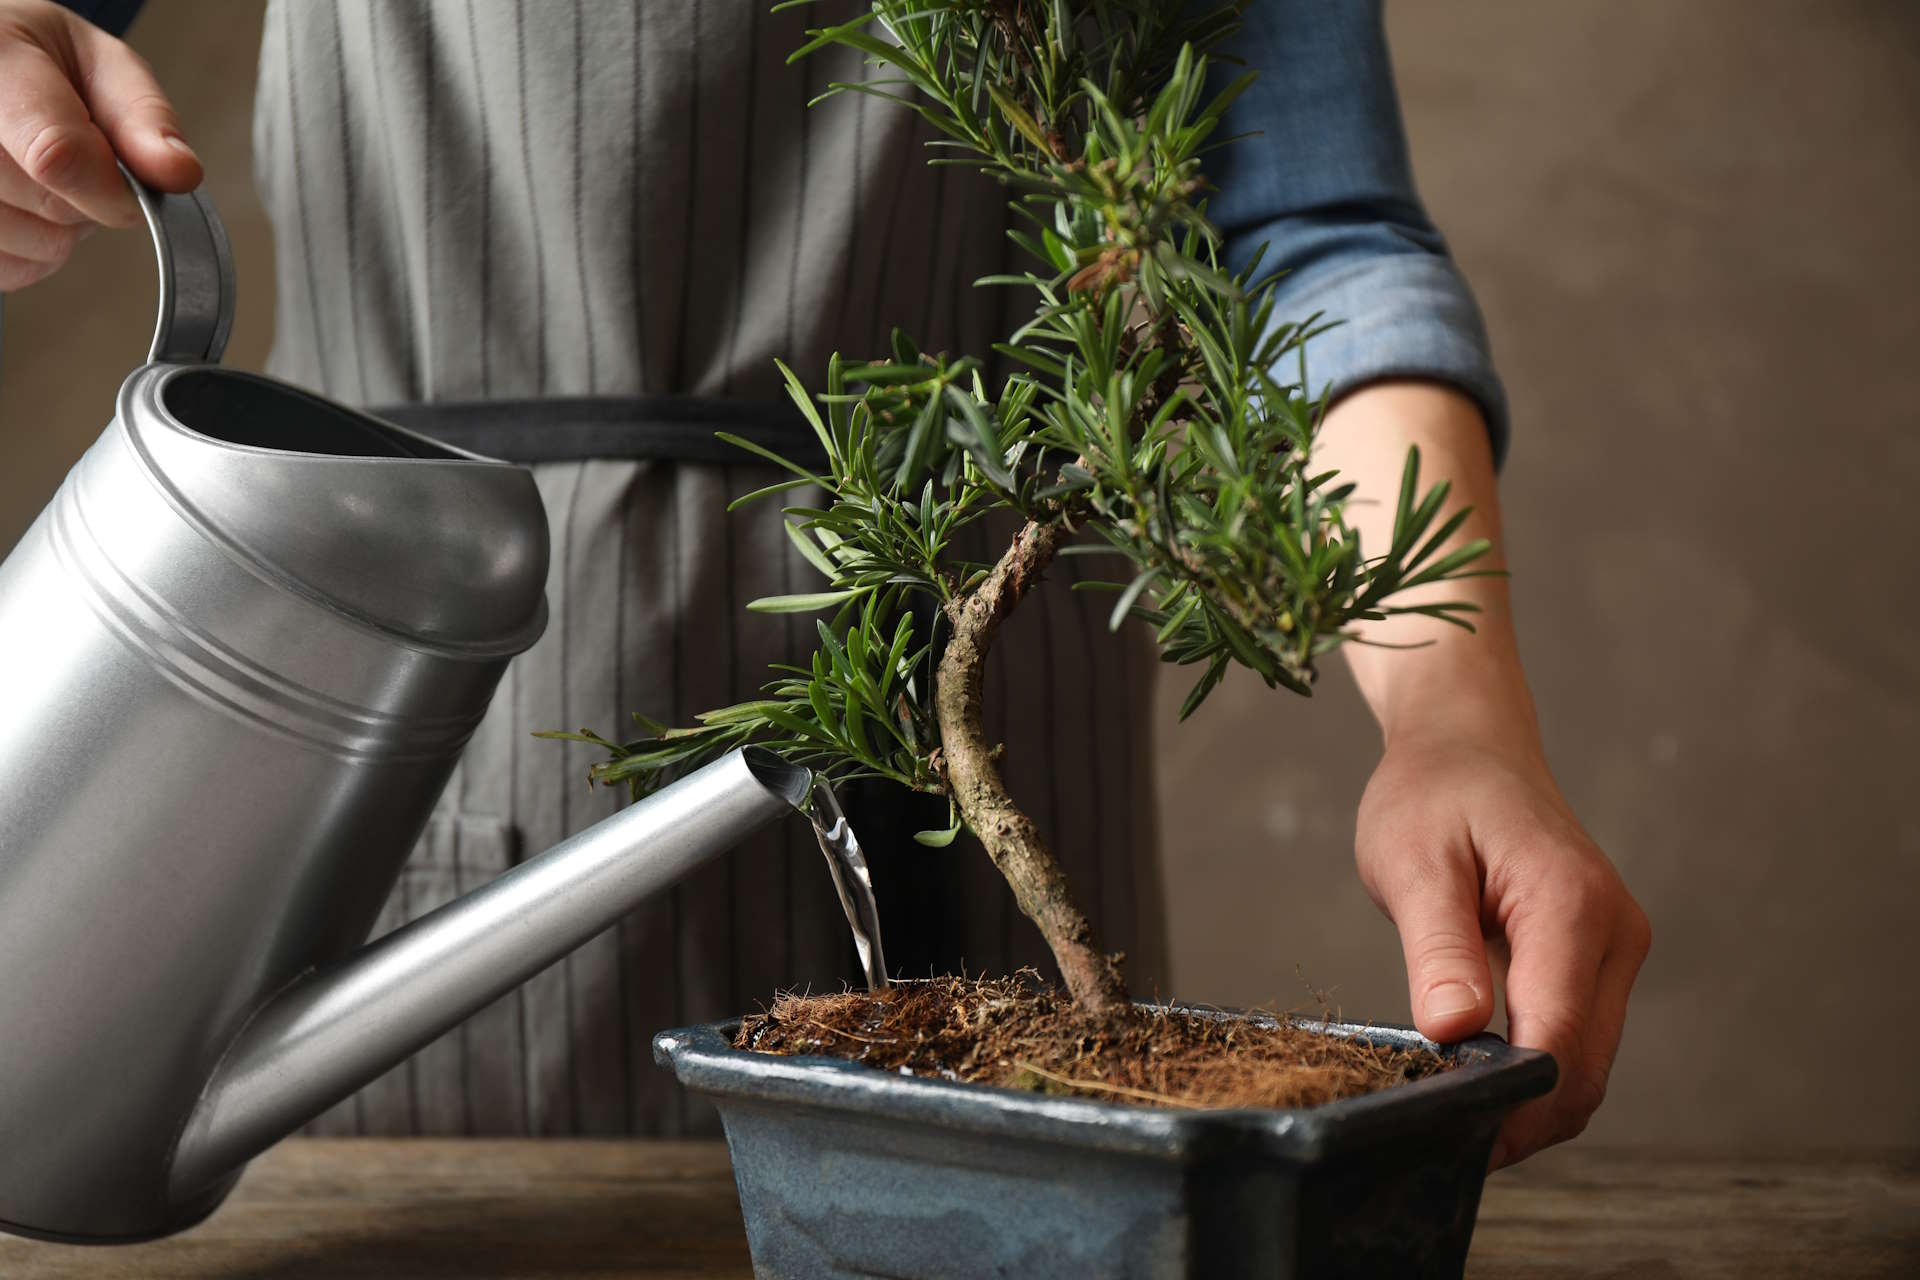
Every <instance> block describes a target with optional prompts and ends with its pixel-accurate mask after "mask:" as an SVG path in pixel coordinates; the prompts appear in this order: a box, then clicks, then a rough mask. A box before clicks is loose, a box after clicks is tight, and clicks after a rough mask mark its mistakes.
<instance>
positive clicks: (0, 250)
mask: <svg viewBox="0 0 1920 1280" xmlns="http://www.w3.org/2000/svg"><path fill="white" fill-rule="evenodd" d="M116 155H118V156H119V157H120V158H121V159H122V160H125V161H126V163H127V167H128V168H129V169H131V170H133V172H134V173H135V174H136V175H138V177H139V178H140V180H141V181H143V182H145V183H147V184H148V185H150V186H153V187H157V188H159V189H160V190H162V191H191V190H193V188H194V187H196V186H198V185H199V183H200V176H201V175H200V161H199V159H198V158H197V157H196V156H195V155H194V154H193V150H192V148H190V147H189V146H187V144H186V142H185V140H184V139H182V138H181V136H180V121H179V118H178V117H177V116H176V115H175V114H174V110H173V104H172V103H170V102H168V101H167V96H166V94H165V93H164V92H162V91H161V88H160V84H159V82H158V81H157V80H155V79H154V76H153V70H152V68H150V67H148V66H147V64H146V62H145V60H144V59H142V58H141V57H140V55H139V54H137V53H135V52H134V51H133V50H131V49H129V48H128V47H127V46H126V45H124V44H122V43H121V42H120V41H118V40H116V39H114V38H113V37H112V36H110V35H108V34H107V33H106V32H104V31H102V30H100V29H99V28H98V27H96V26H93V25H92V24H91V23H89V22H87V21H85V20H84V19H81V18H79V17H76V16H75V15H73V14H72V13H69V12H68V11H67V10H66V9H63V8H61V7H60V6H59V5H56V4H52V3H49V2H48V0H0V292H7V291H10V290H13V289H20V288H24V287H26V286H27V285H30V284H33V283H35V282H36V281H39V280H43V279H45V278H46V277H47V276H50V275H52V274H53V273H54V272H55V271H57V270H59V269H60V267H61V265H62V264H63V263H65V262H66V260H67V255H68V254H69V253H71V252H72V251H73V246H74V245H75V244H76V243H77V242H78V241H79V240H80V238H81V237H82V236H83V235H85V234H86V232H87V231H88V230H90V229H91V228H92V227H93V225H94V224H96V223H103V224H105V225H107V226H110V227H130V226H134V225H136V224H138V222H139V221H140V209H139V206H138V205H137V204H136V203H135V202H134V199H133V193H132V192H131V191H130V190H128V188H127V184H126V181H125V179H123V178H122V177H121V176H120V172H119V170H118V169H117V168H116V167H115V165H114V157H115V156H116Z"/></svg>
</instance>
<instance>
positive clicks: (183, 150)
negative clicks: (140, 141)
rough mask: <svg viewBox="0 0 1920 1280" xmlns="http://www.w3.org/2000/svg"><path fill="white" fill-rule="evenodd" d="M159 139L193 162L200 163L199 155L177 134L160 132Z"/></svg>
mask: <svg viewBox="0 0 1920 1280" xmlns="http://www.w3.org/2000/svg"><path fill="white" fill-rule="evenodd" d="M160 140H161V141H162V142H164V143H166V144H167V145H168V146H169V147H172V148H173V149H174V150H175V151H176V152H178V153H179V154H180V155H182V156H184V157H186V158H187V159H189V160H191V161H193V162H194V163H195V164H198V163H200V157H199V156H197V155H195V154H194V153H193V148H192V147H190V146H188V145H187V140H186V139H185V138H183V137H181V136H180V135H179V134H177V133H162V134H161V135H160Z"/></svg>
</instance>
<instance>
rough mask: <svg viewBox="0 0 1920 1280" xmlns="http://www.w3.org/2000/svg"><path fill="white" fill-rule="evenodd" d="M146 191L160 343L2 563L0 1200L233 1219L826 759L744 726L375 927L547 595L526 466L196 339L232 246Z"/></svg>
mask: <svg viewBox="0 0 1920 1280" xmlns="http://www.w3.org/2000/svg"><path fill="white" fill-rule="evenodd" d="M141 202H142V206H143V208H145V209H146V211H147V214H148V217H149V220H150V224H151V226H152V228H153V233H154V237H155V242H156V245H157V246H158V247H159V249H160V258H161V270H162V290H161V296H162V316H161V320H160V323H159V325H158V327H157V335H156V339H155V342H156V346H155V350H156V352H157V353H158V354H159V355H161V356H165V357H169V358H170V359H171V360H175V361H183V362H179V363H174V362H161V363H155V364H150V365H148V366H146V367H144V368H142V369H139V370H137V371H136V372H134V373H133V374H132V375H131V376H130V377H129V378H128V379H127V381H126V383H125V385H124V386H123V387H122V388H121V391H120V395H119V400H118V404H117V412H116V414H115V416H114V420H113V422H112V423H111V424H110V425H109V426H108V428H107V430H106V432H105V434H103V435H102V436H101V438H100V440H99V441H98V442H97V443H96V444H95V445H94V446H93V448H92V449H90V450H89V451H88V453H87V454H86V456H85V457H84V458H82V459H81V461H80V462H79V464H78V465H76V466H75V468H74V470H73V472H72V473H71V474H70V475H69V476H68V477H67V480H66V482H65V483H64V484H63V485H62V486H61V489H60V491H59V493H58V494H57V495H56V496H55V498H54V500H53V502H52V503H51V504H50V505H49V507H48V508H47V510H46V511H45V512H44V513H42V515H41V516H40V518H39V520H38V521H37V522H36V523H35V524H34V526H33V528H32V530H31V531H29V533H28V534H27V536H26V537H25V538H24V539H23V540H22V541H21V542H20V544H19V545H18V546H17V547H16V548H15V550H14V551H13V553H12V554H11V555H10V556H8V558H7V559H6V561H5V562H4V564H0V708H4V709H5V713H6V719H5V720H4V722H0V975H4V980H3V981H0V1229H9V1230H15V1231H22V1232H28V1233H33V1234H41V1235H50V1236H58V1237H65V1238H83V1239H91V1240H113V1239H129V1238H140V1237H146V1236H152V1235H157V1234H163V1233H166V1232H169V1231H174V1230H178V1229H179V1228H181V1227H183V1226H186V1225H188V1224H190V1223H191V1222H193V1221H195V1220H196V1219H197V1218H198V1217H200V1216H202V1215H204V1214H205V1213H207V1212H209V1211H210V1210H211V1209H212V1208H213V1207H214V1206H215V1205H217V1204H218V1203H219V1201H220V1199H221V1198H222V1197H223V1196H224V1195H225V1193H226V1191H227V1190H228V1188H229V1187H230V1186H231V1184H232V1181H233V1180H234V1178H235V1177H237V1176H238V1172H239V1165H240V1163H241V1162H242V1161H244V1160H245V1159H246V1158H247V1157H248V1156H250V1155H252V1154H253V1153H254V1152H256V1151H258V1150H260V1149H262V1148H263V1147H265V1146H266V1145H268V1144H269V1143H271V1142H272V1141H274V1140H275V1139H277V1138H278V1137H280V1136H281V1135H282V1134H284V1133H285V1132H287V1131H288V1130H290V1129H291V1128H293V1127H295V1126H297V1125H298V1124H299V1123H301V1122H302V1121H303V1120H305V1119H306V1118H308V1117H309V1116H311V1115H312V1114H313V1113H315V1112H317V1111H319V1110H320V1109H322V1108H324V1107H325V1106H327V1105H329V1104H330V1103H331V1102H333V1101H335V1100H336V1099H337V1098H339V1097H340V1096H342V1095H344V1094H345V1093H347V1092H349V1091H350V1090H351V1089H352V1088H353V1087H355V1086H356V1085H358V1084H359V1083H362V1082H363V1081H364V1080H366V1079H368V1078H371V1077H372V1076H373V1075H375V1074H377V1073H378V1072H379V1071H381V1070H384V1069H385V1068H386V1067H388V1066H390V1065H392V1064H393V1063H394V1062H396V1061H398V1060H400V1059H401V1058H403V1057H405V1056H406V1055H407V1054H408V1053H410V1052H411V1051H412V1050H414V1049H416V1048H418V1047H419V1046H420V1045H422V1044H424V1043H425V1042H427V1041H428V1040H430V1039H431V1038H432V1037H433V1036H434V1035H436V1034H438V1033H439V1032H440V1031H442V1030H443V1029H445V1028H446V1027H448V1026H450V1025H452V1024H453V1023H455V1022H457V1021H458V1020H459V1019H460V1018H461V1017H463V1016H464V1015H466V1014H468V1013H470V1012H472V1011H474V1010H475V1009H477V1008H479V1007H480V1006H481V1005H483V1004H484V1003H486V1002H487V1001H488V1000H490V999H492V998H494V997H495V996H497V995H498V994H500V993H501V992H502V991H504V990H505V989H507V988H508V987H510V986H512V985H513V984H514V983H516V982H518V981H520V980H521V979H523V978H525V977H526V976H528V975H529V974H531V973H532V972H534V971H535V970H537V969H539V968H541V967H543V966H544V965H546V964H547V963H549V962H551V961H552V960H554V959H555V958H557V957H558V956H559V955H561V954H562V953H563V952H565V951H566V950H568V949H569V948H571V947H573V946H575V945H578V944H579V943H580V942H583V941H585V940H586V939H587V938H589V937H590V936H592V935H593V934H594V933H596V932H598V931H599V930H600V929H602V928H604V927H605V926H606V925H607V924H608V923H610V922H611V921H612V920H613V919H614V918H615V917H616V916H618V915H619V914H620V913H621V912H623V911H625V910H627V909H628V908H630V907H631V906H633V905H634V904H635V903H636V902H637V901H638V900H639V899H640V898H641V897H644V896H645V895H646V894H648V893H650V892H652V891H653V890H655V889H657V888H659V887H661V886H663V885H664V884H666V883H669V882H670V881H672V880H673V879H675V878H676V877H678V876H679V875H681V874H684V873H685V872H686V871H687V870H689V869H691V868H692V867H693V866H694V865H696V864H698V863H699V862H701V861H704V860H705V859H706V858H709V857H713V856H717V855H719V854H720V853H722V852H724V851H725V850H726V849H728V848H730V847H731V846H732V845H733V844H735V843H736V842H738V840H740V839H741V838H742V837H743V836H744V835H746V834H747V833H748V832H749V831H751V830H752V829H753V828H755V827H757V826H759V825H761V824H763V823H766V822H769V821H772V820H773V819H775V818H776V817H779V816H782V815H785V814H788V813H791V812H792V809H793V806H794V805H795V804H797V803H798V802H799V800H800V799H802V798H803V797H804V795H805V793H806V789H807V786H808V784H809V782H810V775H808V774H807V772H806V771H805V770H800V769H794V768H791V767H789V766H787V765H785V764H784V763H783V762H781V761H779V760H777V759H776V758H774V757H771V756H766V755H764V753H759V754H755V755H743V754H741V753H735V754H734V755H732V756H730V757H727V758H726V759H723V760H721V761H719V762H717V763H716V764H714V765H711V766H709V767H708V768H707V769H706V770H703V771H701V772H700V773H698V774H695V775H693V776H691V777H689V778H686V779H683V780H682V781H681V782H680V783H678V784H676V785H675V786H674V787H672V788H669V789H667V790H666V791H663V792H661V793H660V794H658V795H656V796H655V797H653V798H652V799H651V800H649V801H648V802H647V803H645V804H642V805H637V806H634V807H633V808H631V809H629V810H627V811H625V812H624V813H621V814H619V815H617V816H615V817H614V818H611V819H609V820H608V821H607V822H605V823H603V824H602V825H601V826H599V827H596V828H594V829H593V830H591V831H588V832H586V833H583V834H582V835H580V836H577V837H575V838H574V839H573V840H571V841H568V842H567V843H566V844H564V845H562V846H560V847H559V848H557V849H555V850H553V851H552V852H551V853H549V854H548V855H546V856H544V857H542V858H539V859H535V860H533V861H531V862H529V863H526V864H524V865H522V866H521V867H519V868H517V869H516V870H514V871H513V872H511V873H509V874H508V875H507V876H506V877H504V878H503V879H501V880H500V881H498V882H496V883H495V884H493V885H490V886H487V887H485V888H483V889H481V890H479V891H477V892H476V893H474V894H472V895H470V896H469V897H468V898H466V899H463V900H461V901H459V902H456V903H454V904H451V905H450V906H448V907H446V908H445V909H443V910H442V911H440V912H437V913H435V914H434V915H432V916H430V917H427V918H424V919H422V920H419V921H417V922H415V923H414V924H412V925H410V926H408V927H407V928H406V929H404V930H402V931H400V932H399V933H396V934H394V935H392V936H390V937H388V938H384V939H382V940H381V941H380V942H379V943H377V944H375V945H374V946H372V947H369V948H367V949H365V950H363V951H359V952H357V953H356V952H355V950H354V949H355V948H356V947H357V946H358V945H359V944H360V943H361V942H362V941H363V940H364V939H365V937H366V935H367V933H368V931H369V930H370V928H371V927H372V924H373V921H374V919H375V917H376V914H377V913H378V912H379V910H380V907H381V904H382V902H383V901H384V900H385V898H386V897H387V894H388V891H389V890H390V888H391V887H392V885H393V882H394V879H395V877H396V876H397V874H398V873H399V870H400V867H401V864H402V862H403V861H404V860H405V858H406V856H407V853H408V851H409V849H410V848H411V847H412V845H413V843H414V841H415V839H416V837H417V836H418V835H419V833H420V831H421V829H422V827H423V825H424V824H425V822H426V819H427V817H428V814H429V811H430V810H431V809H432V807H433V805H434V802H435V799H436V797H437V795H438V793H439V791H440V789H441V787H442V785H443V784H444V783H445V780H446V778H447V775H448V773H449V771H450V770H451V768H452V767H453V763H454V761H455V759H456V758H457V757H458V755H459V753H460V750H461V748H462V747H463V746H464V744H465V743H466V740H467V738H468V736H469V735H470V734H471V733H472V731H473V729H474V727H475V725H476V724H477V723H478V722H479V720H480V718H481V716H482V714H483V713H484V712H485V711H486V708H487V703H488V700H489V699H490V697H491V696H492V693H493V689H494V686H495V684H496V683H497V681H498V680H499V677H500V674H501V672H502V671H503V669H504V668H505V665H506V663H507V660H508V659H509V658H510V657H512V656H513V655H514V654H516V653H518V652H520V651H522V650H524V649H525V648H527V647H528V646H529V645H531V644H532V643H533V641H534V639H535V638H536V637H538V635H539V634H540V632H541V630H542V628H543V627H544V625H545V621H546V605H545V600H544V597H543V587H544V583H545V575H546V568H547V561H548V547H547V522H546V515H545V512H544V510H543V508H542V506H541V502H540V498H539V494H538V492H537V490H536V489H535V487H534V483H533V478H532V476H531V475H530V474H529V473H528V472H527V471H526V470H525V469H523V468H520V467H515V466H509V465H506V464H503V463H499V462H494V461H491V460H488V459H484V458H479V457H475V456H473V455H470V454H465V453H462V452H460V451H458V450H454V449H449V448H446V447H443V446H441V445H438V444H436V443H434V442H433V441H431V440H428V439H426V438H425V437H422V436H418V435H415V434H413V433H410V432H407V431H403V430H401V429H399V428H397V427H393V426H391V425H389V424H386V423H382V422H379V421H377V420H375V419H372V418H369V417H366V416H365V415H362V414H357V413H354V412H352V411H349V410H346V409H343V408H341V407H339V406H337V405H332V404H329V403H327V402H326V401H323V400H320V399H317V398H316V397H313V396H310V395H307V394H306V393H304V392H301V391H299V390H297V389H295V388H292V387H288V386H285V385H283V384H280V383H276V382H273V381H271V380H269V379H264V378H257V377H252V376H249V375H243V374H236V373H231V372H227V371H223V370H220V369H217V368H215V367H213V366H212V365H210V364H205V363H194V362H193V361H197V360H200V359H209V358H214V357H217V356H218V354H219V351H220V348H221V346H222V345H223V343H224V340H225V333H226V328H227V324H228V317H227V315H226V314H225V311H224V308H226V307H227V306H230V303H231V298H232V291H231V267H230V264H228V263H227V262H226V261H225V259H224V244H225V239H224V235H223V234H221V233H220V231H219V228H218V222H217V219H215V218H214V217H213V215H212V210H211V208H210V206H208V205H207V204H206V202H205V201H204V200H203V199H201V198H199V197H185V196H154V195H152V194H151V193H146V192H141Z"/></svg>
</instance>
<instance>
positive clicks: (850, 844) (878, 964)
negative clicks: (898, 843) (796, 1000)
mask: <svg viewBox="0 0 1920 1280" xmlns="http://www.w3.org/2000/svg"><path fill="white" fill-rule="evenodd" d="M807 817H808V818H810V819H811V820H812V821H813V834H814V837H815V838H816V839H818V840H819V841H820V852H821V853H823V854H825V855H826V857H827V870H829V871H831V872H832V873H833V887H834V889H835V890H836V891H838V893H839V894H840V906H841V908H842V909H843V910H845V911H846V913H847V927H848V928H849V929H851V930H853V946H854V950H856V951H858V952H859V953H860V967H861V968H862V969H863V970H865V971H866V975H867V990H869V991H879V990H882V989H884V988H885V987H886V985H887V956H886V952H885V950H884V949H882V947H881V945H880V910H879V908H878V907H877V906H876V905H875V903H874V900H873V875H872V873H871V872H869V871H868V870H867V855H866V854H864V853H862V852H861V851H860V841H859V839H858V838H856V837H855V836H854V834H853V827H852V826H851V825H850V824H849V823H848V822H847V815H846V813H845V812H844V811H843V810H842V809H841V808H840V797H839V796H836V795H835V794H834V793H833V788H832V787H831V786H829V785H828V783H827V780H826V779H825V778H823V777H821V776H820V775H819V774H815V775H814V777H813V799H812V803H811V804H810V805H809V806H808V808H807Z"/></svg>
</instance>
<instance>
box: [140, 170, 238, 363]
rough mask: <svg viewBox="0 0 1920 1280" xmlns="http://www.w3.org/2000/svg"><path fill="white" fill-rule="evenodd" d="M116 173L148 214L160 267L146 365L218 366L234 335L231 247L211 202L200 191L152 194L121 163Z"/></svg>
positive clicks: (149, 227) (148, 224) (144, 212)
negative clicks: (157, 304)
mask: <svg viewBox="0 0 1920 1280" xmlns="http://www.w3.org/2000/svg"><path fill="white" fill-rule="evenodd" d="M120 172H121V173H122V174H124V175H125V176H126V179H127V185H128V186H130V187H132V188H133V194H134V198H135V199H137V200H138V201H139V202H140V212H141V213H143V214H145V215H146V219H147V230H148V231H150V232H152V233H153V253H154V257H155V259H156V260H157V261H158V263H159V266H160V309H159V318H158V319H157V320H155V322H154V326H153V348H152V349H151V350H150V351H148V352H147V361H148V363H150V364H152V363H158V362H163V361H164V362H166V363H170V364H218V363H219V361H220V355H221V353H222V352H224V351H225V350H226V349H227V335H228V334H229V333H231V332H232V330H233V247H232V245H231V244H229V243H228V241H227V229H226V227H225V226H224V225H223V224H222V223H221V221H220V215H219V214H218V213H216V212H214V208H213V201H211V200H209V199H208V198H207V197H206V195H205V194H204V193H203V192H201V191H191V192H188V193H187V194H185V195H173V194H170V193H166V192H159V191H153V190H151V189H149V188H148V187H147V186H146V184H144V183H142V182H141V181H140V180H139V179H138V178H136V177H134V176H133V174H131V173H129V172H128V171H127V167H126V166H125V165H124V164H123V165H121V166H120Z"/></svg>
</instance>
